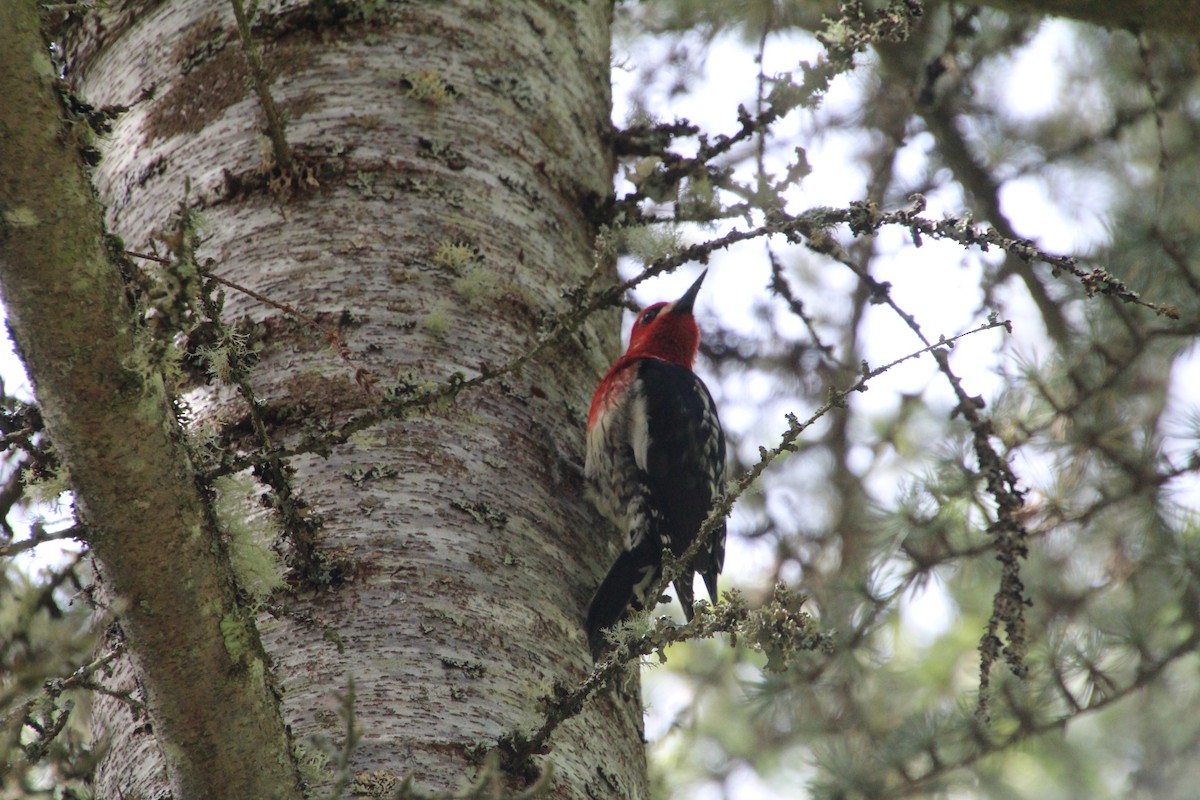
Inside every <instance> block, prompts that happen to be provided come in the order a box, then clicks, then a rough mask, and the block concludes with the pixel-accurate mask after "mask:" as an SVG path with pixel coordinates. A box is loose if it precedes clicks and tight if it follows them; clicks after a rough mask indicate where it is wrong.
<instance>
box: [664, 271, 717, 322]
mask: <svg viewBox="0 0 1200 800" xmlns="http://www.w3.org/2000/svg"><path fill="white" fill-rule="evenodd" d="M707 274H708V270H704V272H701V273H700V277H699V278H696V282H695V283H693V284H692V288H690V289H688V290H687V291H686V292H684V293H683V297H681V298H679V299H678V300H676V301H675V305H673V306H671V313H672V314H690V313H692V306H694V305H695V304H696V295H698V294H700V284H702V283H704V276H705V275H707Z"/></svg>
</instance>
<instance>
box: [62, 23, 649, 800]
mask: <svg viewBox="0 0 1200 800" xmlns="http://www.w3.org/2000/svg"><path fill="white" fill-rule="evenodd" d="M366 9H367V6H366V4H363V3H339V2H324V3H315V2H314V3H310V4H300V3H278V4H272V5H270V6H269V7H268V8H266V9H265V10H264V11H263V12H262V13H260V14H258V15H257V16H256V17H255V18H254V19H252V20H250V23H251V24H252V29H253V41H254V46H255V47H257V48H261V56H262V59H261V60H262V64H263V65H264V69H265V71H266V73H268V75H269V77H268V79H267V80H265V81H263V82H262V87H263V88H265V89H266V90H267V91H268V92H269V95H270V101H273V103H274V105H275V107H276V108H277V109H279V111H280V112H281V114H280V116H281V118H282V119H283V120H284V121H285V122H286V132H285V134H284V136H285V137H286V140H287V143H288V148H289V149H288V150H283V149H281V148H280V146H279V142H280V138H279V137H278V135H277V134H278V133H279V132H280V130H279V129H276V130H275V131H273V132H271V131H267V130H266V129H267V128H268V127H269V126H268V125H267V122H266V119H267V117H265V115H264V108H265V107H266V102H265V101H264V99H263V97H262V96H261V94H256V91H255V87H254V86H253V83H254V82H253V80H252V75H253V69H252V68H248V67H247V63H248V62H247V58H246V51H245V50H244V48H243V45H242V43H241V41H240V40H239V35H238V29H237V26H236V23H235V19H234V14H233V11H232V10H231V7H230V5H229V4H228V3H225V2H220V1H219V0H179V1H178V2H163V3H155V2H145V1H144V0H143V1H141V2H138V1H136V0H130V1H129V2H117V1H114V2H111V3H104V4H98V5H97V7H96V8H94V9H92V10H89V11H87V12H86V13H85V15H84V16H83V17H82V19H81V20H80V21H78V22H77V23H75V24H73V25H71V26H70V27H69V29H68V31H67V33H66V35H65V41H66V43H67V54H68V69H69V77H70V80H71V81H72V83H73V85H74V86H75V87H76V88H77V90H78V91H79V93H80V94H81V95H82V96H83V97H85V98H86V99H87V100H88V101H89V102H90V103H92V104H94V105H96V106H103V105H123V106H124V105H130V106H132V107H131V108H130V109H129V110H128V111H126V112H124V113H122V114H121V115H119V116H118V117H117V119H116V121H115V127H114V130H113V132H112V134H111V136H110V137H109V139H108V141H107V142H106V143H105V146H104V148H103V149H104V158H103V160H102V161H101V163H100V165H99V167H98V168H97V170H96V174H95V183H96V185H97V188H98V190H99V192H100V197H101V199H102V201H103V202H104V203H105V204H106V205H107V222H108V225H109V227H110V228H111V229H112V230H113V231H114V232H116V233H118V234H119V235H120V236H122V237H123V238H124V240H125V243H126V246H127V247H128V248H129V249H130V250H134V251H148V250H152V249H154V248H156V247H157V248H158V251H159V252H160V253H161V252H163V246H164V245H166V247H167V248H171V249H176V250H178V249H179V248H180V246H181V245H180V241H179V240H180V235H179V232H178V231H177V230H176V227H177V222H173V221H172V214H173V213H174V212H176V211H177V210H178V209H179V208H180V206H181V204H186V205H187V206H188V207H190V208H192V209H196V210H199V211H200V212H201V213H202V216H203V221H204V225H203V228H202V237H203V239H202V244H201V245H200V246H199V248H198V250H197V253H196V254H197V257H198V259H199V260H200V261H201V262H204V261H205V260H207V259H211V260H212V261H211V263H210V264H209V266H210V268H211V271H212V273H214V274H216V275H219V276H220V277H221V278H223V279H226V280H228V281H230V282H232V283H233V284H236V285H238V286H243V287H246V288H247V289H250V290H252V291H253V292H255V293H257V294H258V295H260V296H263V297H265V298H268V299H269V300H270V301H271V303H273V304H277V305H272V304H268V303H264V302H261V301H260V300H259V299H256V298H255V297H254V296H251V295H249V294H246V293H243V292H241V291H237V290H234V289H227V290H226V293H227V297H226V300H225V305H224V314H223V316H224V319H225V320H226V321H228V322H231V323H233V322H236V323H238V325H239V326H240V327H239V330H241V331H242V332H245V333H248V334H249V335H250V341H249V346H250V348H251V349H252V350H253V351H254V352H255V357H256V364H255V366H254V368H253V370H252V372H251V373H250V375H249V381H248V384H246V385H244V386H243V387H242V388H241V390H240V391H234V390H232V389H231V388H230V387H229V386H218V385H207V386H205V385H194V386H193V387H192V389H191V390H190V392H189V393H188V394H187V396H186V397H187V401H188V404H189V407H190V413H191V417H192V420H193V422H192V425H193V427H195V428H196V429H201V430H203V429H208V430H212V431H216V432H217V441H218V442H220V443H221V444H222V445H224V446H226V447H227V448H237V449H238V451H239V452H241V453H243V454H250V455H253V454H255V453H261V452H262V451H263V450H264V449H265V448H266V447H267V446H268V444H269V445H270V446H274V447H282V448H288V449H289V450H290V451H296V450H299V451H308V452H301V453H300V454H298V455H294V456H290V457H288V458H287V459H286V460H285V461H284V462H283V464H282V467H280V465H279V464H278V463H273V462H271V461H270V460H269V459H267V460H263V459H260V462H263V463H261V464H260V467H259V474H260V475H261V476H263V478H264V480H265V481H266V482H267V483H269V484H271V485H272V487H273V492H272V497H273V500H272V502H274V503H275V505H276V506H278V507H280V508H282V509H283V513H282V514H281V517H282V519H283V521H284V524H285V526H286V528H287V531H286V540H287V544H286V557H287V560H288V563H289V565H290V568H291V569H290V571H289V588H288V589H286V590H283V591H279V592H276V593H275V594H274V595H272V596H271V597H270V599H269V600H268V601H267V602H266V603H264V604H263V606H262V609H261V612H260V614H259V619H258V622H259V630H260V632H261V635H262V639H263V643H264V645H265V647H266V650H267V652H268V653H269V654H270V656H271V658H272V659H273V665H274V670H275V676H276V678H277V682H278V683H279V685H280V688H281V690H282V710H283V715H284V718H285V720H286V721H287V723H288V725H289V727H290V731H291V734H292V736H293V742H294V745H295V748H294V749H295V752H296V754H297V757H298V758H299V759H300V761H301V763H302V764H304V765H306V766H305V768H304V769H306V770H307V771H306V772H305V774H306V777H308V779H309V781H310V783H311V784H313V785H314V786H316V785H325V786H327V785H328V784H329V783H331V782H332V781H333V779H334V776H333V774H332V772H331V770H330V769H329V768H327V767H325V766H324V761H323V756H321V755H320V754H319V753H318V752H317V750H318V748H319V747H320V745H319V742H320V741H322V740H329V741H332V743H333V745H332V748H331V750H332V751H334V757H335V758H336V756H337V753H338V752H341V751H342V749H343V748H345V746H346V742H345V739H346V723H345V721H344V719H342V715H341V714H340V713H339V711H340V710H341V707H342V701H341V700H339V696H340V695H341V694H342V693H344V692H345V691H346V689H347V687H348V686H349V685H350V684H351V683H353V686H354V692H355V696H356V702H355V703H354V714H355V717H356V719H355V727H356V730H357V731H358V733H359V734H360V738H359V740H358V742H357V745H356V746H355V747H354V748H353V750H352V752H351V754H350V761H349V765H348V767H347V770H346V773H345V775H352V776H354V777H355V778H356V779H357V780H358V781H359V783H358V784H357V786H356V789H362V790H364V791H365V790H370V787H375V789H377V790H378V791H384V790H386V788H387V787H388V786H391V785H393V784H394V783H395V782H396V781H398V780H400V779H402V778H403V777H405V776H408V775H412V776H414V777H415V779H416V780H417V781H418V782H419V783H421V784H425V785H427V786H429V787H431V788H434V789H449V788H456V787H457V786H459V785H460V784H461V782H462V780H463V776H464V775H470V774H471V773H472V772H473V771H478V770H479V769H480V768H481V765H482V763H483V756H484V754H486V753H487V752H488V751H489V750H490V749H491V748H492V747H493V746H494V745H495V743H496V742H497V740H498V739H499V738H500V737H501V736H502V735H504V734H506V733H508V732H510V731H513V730H525V729H528V728H531V727H533V726H534V724H535V723H536V722H537V721H538V719H539V710H538V705H537V700H538V698H539V697H541V696H542V695H544V694H546V693H547V692H549V690H550V689H551V687H552V685H553V684H554V683H555V682H556V681H562V682H567V683H574V682H575V681H577V680H578V679H579V678H581V677H582V676H583V675H584V674H586V671H587V670H588V669H589V668H590V661H589V659H588V656H587V647H586V641H585V637H584V633H583V630H582V620H583V612H584V609H585V606H586V603H587V601H588V599H589V596H590V592H591V590H592V589H593V588H594V586H595V585H596V584H597V583H598V581H599V578H600V577H601V573H602V572H603V566H604V562H605V559H606V558H607V557H608V555H610V550H609V548H608V547H606V546H605V540H604V537H603V536H602V535H598V529H597V523H596V518H595V516H594V512H593V511H592V509H591V508H590V507H589V506H588V505H587V504H586V503H585V502H584V501H583V500H582V498H581V492H580V488H581V479H580V474H579V462H580V459H581V445H582V430H583V424H584V415H585V413H586V403H587V399H588V396H589V393H590V389H591V386H592V383H593V381H594V380H595V378H596V376H597V374H598V373H599V371H600V370H602V369H603V367H604V366H605V364H606V362H607V360H608V357H609V356H611V355H612V353H611V350H609V349H606V348H605V347H602V346H601V344H600V337H599V336H598V335H597V333H596V331H595V330H593V329H592V328H591V327H590V326H584V327H583V328H582V329H581V331H580V332H579V333H578V334H577V335H575V336H574V337H573V338H572V339H570V340H569V341H567V342H566V343H565V344H563V345H562V346H559V347H557V348H552V349H550V350H548V351H546V352H545V353H544V354H543V355H542V356H541V357H539V358H538V359H535V360H534V361H533V362H532V363H530V364H529V365H528V366H526V367H525V368H524V369H523V370H521V371H520V372H517V373H514V374H512V375H509V376H507V377H504V378H496V379H492V380H488V381H485V382H483V383H482V384H481V385H480V386H479V387H478V388H471V389H468V390H465V391H463V392H462V393H461V394H459V395H458V396H457V398H456V399H455V400H454V402H452V403H451V402H446V403H443V404H439V405H437V406H434V407H422V408H420V409H419V410H417V411H410V412H408V413H405V414H402V415H396V416H395V417H392V418H388V417H389V413H390V412H389V411H388V409H389V408H390V409H395V408H396V404H397V403H400V402H402V401H404V400H405V399H406V398H411V397H412V396H413V394H414V393H419V392H421V391H423V390H424V389H426V388H428V387H431V386H436V385H438V384H441V383H444V382H447V381H450V380H452V376H453V375H454V374H455V373H462V375H463V376H465V377H466V378H471V377H474V376H477V375H479V374H480V373H481V372H485V371H488V370H491V369H495V368H497V367H500V366H502V365H504V364H506V363H507V362H509V361H510V360H511V359H513V358H514V357H516V356H518V355H519V354H521V353H523V352H526V351H528V350H529V349H531V348H532V347H533V346H534V344H535V343H536V340H537V337H538V335H539V333H540V325H539V324H540V323H541V322H542V321H543V320H544V319H545V317H546V315H547V314H550V313H554V312H556V311H561V310H563V309H564V308H565V307H566V303H565V301H564V300H563V297H562V294H561V292H562V290H563V289H564V288H569V287H571V286H573V285H576V284H578V283H579V282H580V281H581V280H583V279H584V278H585V277H586V276H587V275H588V274H589V272H590V271H591V270H592V269H593V267H594V261H595V252H594V246H593V243H594V239H595V234H596V228H595V221H594V220H593V219H589V217H588V215H587V214H586V213H585V209H589V208H595V207H597V206H598V204H599V203H600V202H602V201H603V199H604V198H605V197H607V195H608V194H609V192H610V183H609V181H610V176H611V174H612V166H613V162H612V156H611V150H610V146H609V144H608V136H607V132H608V130H609V83H608V68H609V18H610V14H611V8H610V4H609V3H608V2H604V1H603V0H592V2H587V3H569V2H562V3H545V2H526V3H520V2H508V3H503V4H500V3H491V2H461V3H437V4H432V3H431V4H408V3H394V4H390V5H387V6H383V5H380V6H379V7H378V9H377V10H366ZM139 98H140V99H139ZM272 133H274V134H276V136H274V137H273V136H272ZM289 159H290V160H289ZM185 238H186V237H185ZM154 268H155V265H154V263H153V262H146V269H147V270H148V271H151V270H153V269H154ZM281 307H287V308H290V309H292V310H294V311H295V312H296V313H295V314H292V313H284V311H283V310H281ZM310 321H311V322H313V323H315V324H316V326H318V327H320V328H322V329H324V330H325V331H326V332H336V339H337V342H338V344H339V346H340V347H344V348H345V351H344V352H343V353H342V354H339V352H338V348H336V347H330V346H329V340H328V339H327V338H326V336H325V335H323V334H322V333H321V332H320V331H318V330H315V329H314V327H313V325H310V324H309V322H310ZM604 321H605V323H606V326H607V327H606V328H605V329H604V330H605V335H604V341H605V343H610V342H611V343H613V344H615V337H614V336H613V333H614V330H615V317H614V316H612V315H610V316H607V317H606V318H605V319H604ZM342 356H344V357H342ZM372 386H373V388H372ZM250 398H254V399H255V403H254V405H255V408H254V409H253V410H252V408H251V405H252V404H251V402H250ZM375 415H378V416H382V417H384V418H387V421H384V422H381V423H378V424H373V425H369V426H367V425H364V426H363V429H362V430H359V431H358V432H356V433H355V434H354V435H353V436H350V437H348V439H347V440H346V441H345V442H344V443H340V444H338V445H337V446H333V447H332V448H330V449H329V450H328V451H327V452H322V453H320V454H319V453H318V452H317V451H321V450H323V448H320V447H316V446H315V445H313V444H312V443H313V442H314V441H315V440H316V439H320V438H321V437H322V436H323V435H324V432H325V431H328V430H331V429H335V428H337V427H338V426H340V425H342V424H343V423H345V422H346V421H347V420H350V419H352V418H361V419H363V420H367V421H369V420H371V419H373V418H374V416H375ZM289 492H294V495H291V496H289ZM148 602H149V603H150V604H151V605H153V604H155V603H157V602H159V601H158V600H157V599H154V600H150V601H148ZM213 679H214V680H218V681H219V680H222V679H223V676H214V678H213ZM602 717H603V719H602ZM640 724H641V711H640V708H639V707H638V703H637V696H636V692H635V693H634V694H633V696H632V697H630V698H626V699H624V700H617V699H611V698H610V699H609V700H605V701H602V702H600V703H598V704H596V705H595V706H594V707H593V708H590V709H589V710H588V711H587V712H585V713H584V715H582V716H581V717H579V718H577V719H574V720H572V721H570V722H568V723H567V724H566V725H564V727H563V728H562V729H560V730H559V731H558V732H557V733H556V735H555V738H554V739H553V740H552V744H553V749H552V751H551V753H550V754H549V755H548V756H547V757H545V758H544V759H542V760H543V761H544V762H548V763H550V764H552V765H553V770H554V776H555V777H554V780H555V796H561V797H588V796H596V797H614V796H620V797H643V796H645V795H646V783H645V780H646V779H645V764H644V755H643V751H642V742H641V737H640ZM96 725H97V727H98V728H99V729H100V730H102V731H104V732H105V734H106V735H107V736H109V737H111V741H112V745H113V746H112V749H111V750H110V751H109V752H108V753H107V755H106V757H105V760H104V763H103V764H102V766H101V768H100V771H99V774H98V779H97V790H98V794H99V795H101V796H112V797H117V796H122V795H124V796H126V797H129V796H137V795H141V796H145V797H152V796H155V795H156V794H161V793H162V792H163V791H164V788H165V787H164V784H163V782H162V780H163V779H162V778H161V777H160V776H161V772H160V771H158V770H155V769H153V768H150V767H145V768H143V769H141V770H140V771H139V772H137V773H136V775H135V773H133V772H131V771H130V770H129V765H130V764H131V763H133V761H134V760H137V761H138V762H139V763H140V764H142V765H143V766H144V764H145V759H146V758H149V757H150V754H152V753H153V752H155V749H156V748H155V747H154V746H152V745H147V744H146V743H147V742H149V741H151V740H152V735H151V733H150V731H149V729H148V728H146V727H140V728H134V727H133V726H131V725H130V720H129V715H128V713H127V712H126V711H125V710H124V709H121V708H118V707H116V706H115V705H114V704H113V703H109V702H105V703H101V704H100V705H99V708H98V710H97V715H96ZM155 733H160V732H159V731H157V730H156V731H155ZM159 744H160V745H161V746H162V749H163V750H165V751H167V752H170V751H171V748H172V747H173V746H174V744H175V743H174V742H171V741H159ZM245 744H246V743H245V742H243V743H240V744H239V746H245ZM313 765H315V766H316V767H317V769H311V768H309V767H310V766H313ZM343 777H344V776H343ZM512 780H513V785H514V786H515V785H518V784H519V783H520V781H519V780H517V779H512Z"/></svg>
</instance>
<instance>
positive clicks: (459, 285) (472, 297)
mask: <svg viewBox="0 0 1200 800" xmlns="http://www.w3.org/2000/svg"><path fill="white" fill-rule="evenodd" d="M454 291H455V292H457V293H458V295H459V296H460V297H462V299H463V300H466V301H467V305H468V306H470V307H472V308H483V307H485V306H488V305H490V304H491V303H492V302H493V301H494V300H495V299H496V298H498V297H499V296H500V287H499V285H498V284H497V283H496V275H495V273H493V272H492V271H491V270H490V269H485V268H484V267H482V266H476V267H472V268H471V269H469V270H467V271H466V272H465V273H463V275H462V277H460V278H459V279H458V280H456V281H454Z"/></svg>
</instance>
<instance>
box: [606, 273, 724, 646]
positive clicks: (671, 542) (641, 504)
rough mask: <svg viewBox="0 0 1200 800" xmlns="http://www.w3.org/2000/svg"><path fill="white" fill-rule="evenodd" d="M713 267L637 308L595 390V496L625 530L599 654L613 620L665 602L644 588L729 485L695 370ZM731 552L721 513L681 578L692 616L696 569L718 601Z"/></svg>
mask: <svg viewBox="0 0 1200 800" xmlns="http://www.w3.org/2000/svg"><path fill="white" fill-rule="evenodd" d="M707 272H708V271H707V270H705V271H704V272H702V273H700V277H699V278H697V279H696V282H695V283H693V284H692V286H691V288H690V289H688V290H687V291H686V292H685V293H684V295H683V297H680V298H679V299H678V300H676V301H675V302H674V303H655V304H654V305H651V306H648V307H647V308H645V309H643V310H642V312H641V313H640V314H638V317H637V319H636V320H635V321H634V323H633V331H632V332H631V333H630V336H629V348H628V349H627V350H626V351H625V355H623V356H621V357H620V358H618V359H617V360H616V361H615V362H613V365H612V366H611V367H610V368H609V370H608V372H607V373H606V374H605V375H604V378H602V379H601V381H600V385H599V386H597V387H596V393H595V394H594V395H592V406H591V409H590V410H589V411H588V424H587V459H586V461H585V465H584V475H585V477H586V479H587V484H588V490H589V494H590V495H591V497H592V501H593V503H594V504H595V505H596V507H597V508H598V509H599V510H600V512H601V513H603V514H604V515H605V516H606V517H608V518H609V519H610V520H612V521H613V523H615V524H616V526H617V528H618V529H620V530H621V531H622V532H623V533H624V535H625V542H624V550H623V551H622V553H621V555H620V556H618V557H617V560H616V562H615V563H614V564H613V565H612V567H611V568H610V569H609V571H608V575H607V576H606V577H605V578H604V581H603V582H602V583H601V584H600V588H599V589H597V590H596V594H595V596H594V597H593V598H592V602H591V607H590V608H589V610H588V620H587V626H588V642H589V644H590V646H591V649H592V655H593V656H594V657H595V658H597V659H598V658H599V657H600V655H601V654H602V653H603V651H604V645H605V642H604V630H605V629H606V628H609V627H611V626H612V625H614V624H616V623H617V622H619V621H620V620H622V619H624V618H625V616H626V615H627V614H628V613H629V611H630V609H634V610H638V611H640V610H642V609H644V608H646V607H653V606H654V605H655V604H656V603H657V602H658V598H657V597H646V592H647V591H649V590H650V588H651V587H652V586H653V585H654V584H655V583H657V582H658V580H659V578H660V577H661V574H662V554H663V550H664V549H665V548H668V547H669V548H671V552H672V553H673V554H675V555H676V556H679V555H682V554H683V552H684V551H685V550H687V548H688V547H689V546H690V545H691V544H692V542H694V541H695V540H696V537H697V536H698V535H699V533H700V527H701V524H702V523H703V522H704V520H705V518H706V517H707V516H708V511H709V507H710V506H711V505H712V502H713V498H715V497H717V496H718V495H720V494H721V493H722V492H724V490H725V433H724V431H723V430H722V429H721V422H720V420H719V419H718V418H717V409H716V406H715V405H714V404H713V400H712V396H711V395H710V394H709V393H708V388H707V387H706V386H705V385H704V382H703V381H701V380H700V378H698V377H697V376H696V374H695V373H694V372H692V363H693V362H694V361H695V359H696V349H697V348H698V347H699V345H700V329H699V328H698V327H697V326H696V320H695V317H693V316H692V306H693V304H694V303H695V302H696V295H697V294H699V292H700V284H701V283H703V282H704V276H705V275H706V274H707ZM724 561H725V523H724V522H722V523H721V525H720V526H718V527H717V528H716V529H715V530H714V531H713V532H712V534H711V535H710V536H709V537H708V539H707V541H705V542H704V544H703V546H702V547H701V549H700V551H699V553H697V555H696V557H695V558H694V559H693V560H692V561H691V563H689V564H687V565H686V567H685V568H684V571H683V573H682V574H681V575H680V576H679V577H678V578H677V579H676V580H675V582H674V585H675V594H676V596H677V597H678V598H679V603H680V605H682V606H683V613H684V615H685V616H686V617H687V619H688V620H689V621H690V620H691V619H692V616H693V614H694V610H693V607H692V602H693V591H692V581H693V579H694V578H695V574H696V573H700V575H701V576H702V577H703V578H704V585H705V587H706V588H707V589H708V596H709V597H710V598H712V600H713V602H714V603H715V602H716V600H717V574H718V573H719V572H720V571H721V567H722V565H723V564H724Z"/></svg>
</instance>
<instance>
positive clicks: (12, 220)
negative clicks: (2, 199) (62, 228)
mask: <svg viewBox="0 0 1200 800" xmlns="http://www.w3.org/2000/svg"><path fill="white" fill-rule="evenodd" d="M40 223H41V220H40V219H39V218H38V215H37V212H36V211H34V210H33V209H32V208H29V207H28V206H17V207H15V208H7V209H5V210H4V224H5V225H7V226H9V227H10V228H36V227H37V226H38V225H39V224H40Z"/></svg>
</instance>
